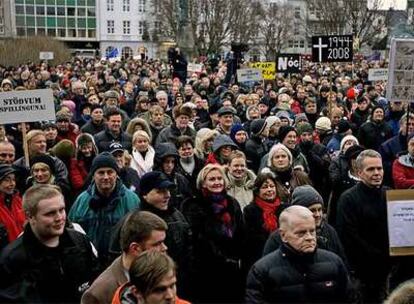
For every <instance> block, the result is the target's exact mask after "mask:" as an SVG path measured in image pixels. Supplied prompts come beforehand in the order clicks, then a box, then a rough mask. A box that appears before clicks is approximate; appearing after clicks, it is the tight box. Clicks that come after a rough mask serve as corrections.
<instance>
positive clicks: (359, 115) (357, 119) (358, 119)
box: [351, 108, 370, 131]
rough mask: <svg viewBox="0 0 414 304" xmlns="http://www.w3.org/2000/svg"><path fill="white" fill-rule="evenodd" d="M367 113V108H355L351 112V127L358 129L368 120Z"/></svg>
mask: <svg viewBox="0 0 414 304" xmlns="http://www.w3.org/2000/svg"><path fill="white" fill-rule="evenodd" d="M369 115H370V112H369V109H368V108H367V109H366V110H365V111H361V110H359V109H355V111H354V112H353V113H352V114H351V122H352V125H353V128H352V129H353V130H355V131H358V129H359V128H360V127H361V126H362V125H363V124H364V123H365V122H366V121H367V120H368V118H369Z"/></svg>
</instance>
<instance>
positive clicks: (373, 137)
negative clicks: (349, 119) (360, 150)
mask: <svg viewBox="0 0 414 304" xmlns="http://www.w3.org/2000/svg"><path fill="white" fill-rule="evenodd" d="M391 137H392V129H391V127H390V126H389V125H387V124H386V123H385V121H382V122H381V123H377V122H373V121H368V122H366V123H364V124H363V125H362V126H361V128H360V129H359V134H358V140H359V144H360V145H361V146H363V147H365V149H373V150H376V151H378V150H379V147H380V146H381V144H382V143H384V142H385V141H386V140H387V139H390V138H391Z"/></svg>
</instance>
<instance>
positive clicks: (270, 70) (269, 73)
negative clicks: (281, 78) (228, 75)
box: [249, 61, 276, 80]
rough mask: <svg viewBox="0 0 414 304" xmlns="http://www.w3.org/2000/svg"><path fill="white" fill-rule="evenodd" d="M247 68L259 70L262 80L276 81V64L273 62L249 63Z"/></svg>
mask: <svg viewBox="0 0 414 304" xmlns="http://www.w3.org/2000/svg"><path fill="white" fill-rule="evenodd" d="M249 66H250V67H251V68H252V69H259V70H260V71H261V72H262V77H263V79H264V80H275V79H276V64H275V63H274V62H271V61H266V62H251V63H250V64H249Z"/></svg>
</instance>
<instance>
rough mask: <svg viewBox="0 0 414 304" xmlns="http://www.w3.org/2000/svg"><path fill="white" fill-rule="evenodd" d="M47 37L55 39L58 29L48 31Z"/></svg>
mask: <svg viewBox="0 0 414 304" xmlns="http://www.w3.org/2000/svg"><path fill="white" fill-rule="evenodd" d="M47 35H48V36H50V37H55V36H56V29H54V28H53V29H47Z"/></svg>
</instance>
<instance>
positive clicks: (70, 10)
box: [67, 7, 75, 16]
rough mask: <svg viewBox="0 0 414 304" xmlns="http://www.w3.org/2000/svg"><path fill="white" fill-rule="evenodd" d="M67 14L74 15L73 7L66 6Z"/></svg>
mask: <svg viewBox="0 0 414 304" xmlns="http://www.w3.org/2000/svg"><path fill="white" fill-rule="evenodd" d="M67 10H68V16H75V8H74V7H68V8H67Z"/></svg>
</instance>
